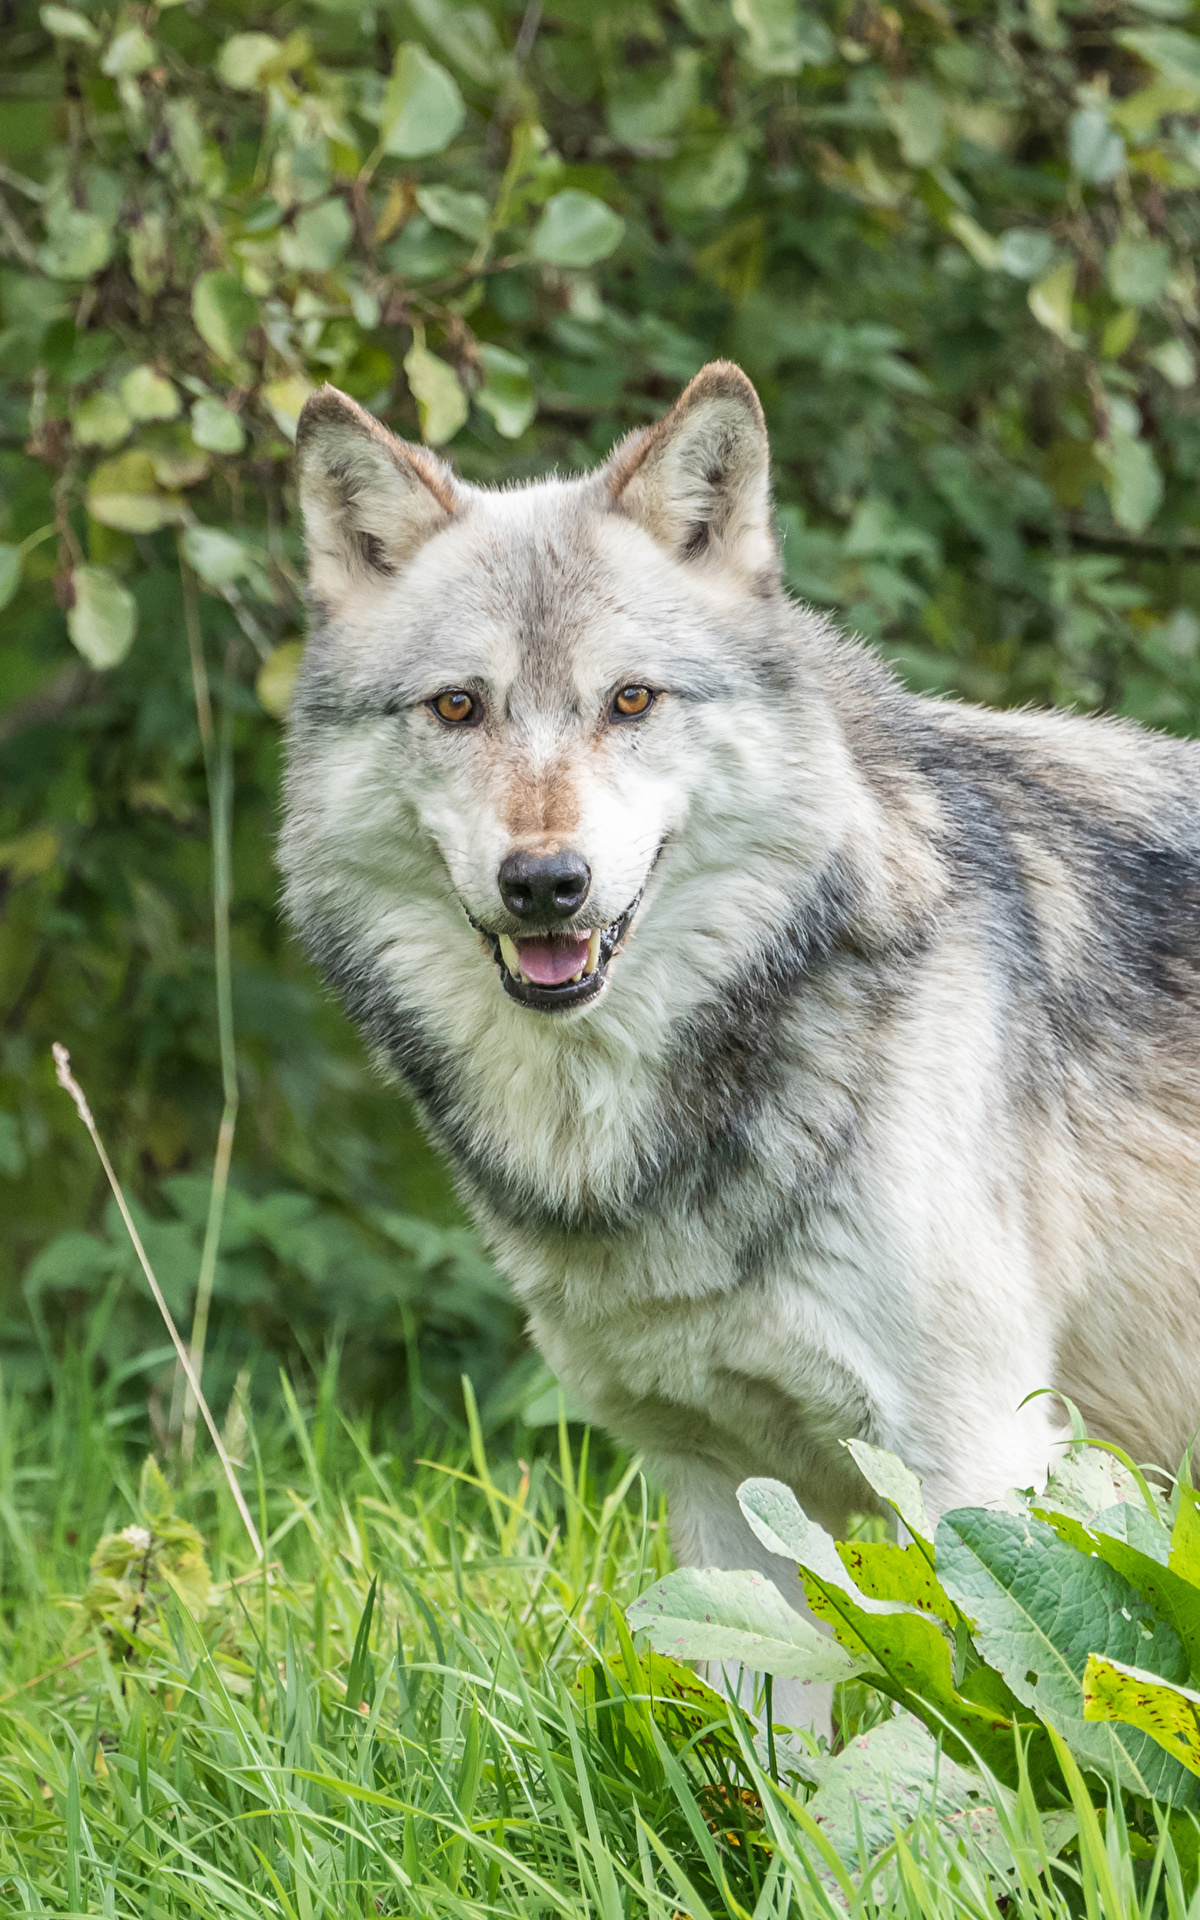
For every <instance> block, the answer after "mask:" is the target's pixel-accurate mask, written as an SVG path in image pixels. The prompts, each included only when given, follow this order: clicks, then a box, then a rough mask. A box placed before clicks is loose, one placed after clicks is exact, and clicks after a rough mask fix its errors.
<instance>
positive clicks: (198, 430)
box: [192, 394, 246, 453]
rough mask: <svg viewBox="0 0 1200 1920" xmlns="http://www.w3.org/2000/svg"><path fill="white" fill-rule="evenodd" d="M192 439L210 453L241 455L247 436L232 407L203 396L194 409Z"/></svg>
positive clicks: (207, 395) (209, 395) (208, 396)
mask: <svg viewBox="0 0 1200 1920" xmlns="http://www.w3.org/2000/svg"><path fill="white" fill-rule="evenodd" d="M192 438H193V440H194V441H195V442H196V445H197V446H198V447H207V448H208V451H209V452H210V453H240V452H241V451H242V448H243V447H244V446H245V444H246V434H245V430H244V428H243V426H242V423H241V421H240V420H239V419H238V417H237V414H236V413H235V412H234V411H233V408H232V407H227V406H225V405H223V404H222V402H221V401H220V400H214V399H213V397H212V396H211V394H203V395H202V396H201V398H200V399H199V400H197V401H196V402H195V404H194V406H193V407H192Z"/></svg>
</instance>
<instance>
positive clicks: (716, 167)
mask: <svg viewBox="0 0 1200 1920" xmlns="http://www.w3.org/2000/svg"><path fill="white" fill-rule="evenodd" d="M749 177H750V159H749V156H748V154H747V152H746V148H745V144H744V142H743V141H742V140H741V138H740V137H739V135H737V134H736V133H731V134H727V135H726V136H725V137H724V138H722V139H720V140H717V141H715V142H714V141H711V140H704V141H703V142H697V143H696V144H694V145H693V144H691V143H689V142H686V141H685V143H684V151H683V153H682V154H681V155H680V158H679V160H678V162H677V163H676V164H675V166H673V167H672V168H671V169H670V172H669V173H668V175H667V200H668V202H669V203H670V205H671V206H672V207H674V208H675V209H676V210H677V211H678V212H679V213H723V212H724V210H725V208H726V207H731V206H732V205H733V203H734V201H735V200H738V199H740V198H741V196H742V194H743V192H744V191H745V187H746V182H747V180H748V179H749Z"/></svg>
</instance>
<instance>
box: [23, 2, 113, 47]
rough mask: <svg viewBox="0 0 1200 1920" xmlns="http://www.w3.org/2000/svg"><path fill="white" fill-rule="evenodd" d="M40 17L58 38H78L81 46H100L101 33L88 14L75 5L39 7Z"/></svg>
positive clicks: (46, 27) (48, 31)
mask: <svg viewBox="0 0 1200 1920" xmlns="http://www.w3.org/2000/svg"><path fill="white" fill-rule="evenodd" d="M38 19H39V20H40V21H41V23H42V25H43V26H44V27H45V29H46V32H47V33H52V34H53V35H54V38H55V39H56V40H76V41H78V42H79V44H80V45H81V46H85V47H98V46H99V45H100V35H99V34H98V33H97V31H96V29H95V27H94V26H93V25H92V22H91V21H90V20H89V19H88V17H87V15H86V14H83V13H76V11H75V9H74V7H39V8H38Z"/></svg>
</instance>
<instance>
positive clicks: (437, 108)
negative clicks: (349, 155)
mask: <svg viewBox="0 0 1200 1920" xmlns="http://www.w3.org/2000/svg"><path fill="white" fill-rule="evenodd" d="M465 117H466V108H465V107H464V105H463V98H462V95H461V93H460V92H459V90H458V83H457V81H455V79H454V78H453V76H452V75H451V74H449V73H447V72H446V69H445V67H442V66H439V65H438V62H437V61H436V60H432V59H431V58H430V56H429V55H428V54H427V53H426V51H425V49H424V47H422V46H420V45H419V44H418V42H417V41H415V40H408V41H405V43H404V44H403V45H402V46H401V47H399V48H398V49H397V51H396V58H395V61H394V63H393V66H392V77H391V79H390V80H389V82H388V87H387V93H386V94H385V96H384V104H383V117H382V119H381V120H380V123H379V137H380V140H381V142H382V143H383V149H384V152H385V153H395V154H402V155H403V156H405V158H408V159H416V158H419V157H420V156H421V155H422V154H427V153H441V152H442V150H443V148H445V147H448V146H449V145H450V142H451V141H452V140H453V138H454V136H455V134H456V133H457V132H458V131H459V128H460V127H461V126H462V123H463V120H464V119H465Z"/></svg>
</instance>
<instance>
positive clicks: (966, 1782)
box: [805, 1713, 982, 1868]
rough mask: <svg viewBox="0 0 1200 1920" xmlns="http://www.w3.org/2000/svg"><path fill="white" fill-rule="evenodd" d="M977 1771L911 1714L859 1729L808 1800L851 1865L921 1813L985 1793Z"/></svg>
mask: <svg viewBox="0 0 1200 1920" xmlns="http://www.w3.org/2000/svg"><path fill="white" fill-rule="evenodd" d="M980 1789H981V1782H980V1779H979V1776H978V1774H975V1773H968V1772H966V1771H965V1770H964V1769H963V1768H962V1767H959V1766H956V1765H955V1764H954V1762H953V1760H950V1759H949V1758H948V1757H947V1756H946V1754H944V1753H943V1752H941V1750H940V1749H939V1747H938V1745H937V1742H936V1741H935V1740H934V1738H933V1737H932V1735H930V1734H929V1733H927V1732H926V1730H925V1728H924V1727H923V1726H922V1725H921V1723H920V1721H919V1720H915V1719H914V1718H913V1717H912V1716H911V1715H910V1714H907V1713H901V1714H897V1715H896V1716H895V1718H894V1719H891V1720H885V1721H884V1722H883V1724H882V1725H881V1726H878V1727H873V1728H872V1729H871V1731H870V1733H863V1734H859V1736H858V1738H857V1739H855V1740H852V1741H851V1742H850V1743H849V1745H848V1746H847V1747H845V1748H844V1749H843V1751H842V1752H841V1753H839V1754H838V1755H837V1756H836V1758H835V1759H833V1760H832V1761H831V1762H830V1764H829V1766H828V1768H827V1769H826V1771H825V1773H824V1775H823V1777H822V1780H821V1784H820V1786H819V1787H818V1788H817V1791H816V1792H815V1793H814V1794H813V1796H812V1798H811V1799H810V1800H808V1801H807V1802H806V1804H805V1812H806V1813H807V1814H808V1816H809V1818H810V1819H811V1820H814V1821H815V1822H816V1824H817V1826H818V1827H819V1828H820V1829H821V1831H822V1833H823V1834H824V1835H825V1837H826V1838H827V1839H828V1841H829V1842H830V1845H831V1846H832V1847H833V1849H834V1851H835V1852H836V1853H837V1854H838V1855H839V1856H840V1858H841V1859H842V1860H843V1861H844V1863H845V1864H846V1866H848V1867H851V1868H858V1867H859V1866H860V1865H865V1864H866V1862H867V1861H868V1860H870V1859H871V1858H872V1857H873V1856H874V1855H875V1854H877V1853H879V1852H881V1851H882V1849H883V1848H884V1847H887V1846H890V1845H891V1843H892V1841H893V1840H894V1838H895V1836H896V1832H897V1829H899V1830H900V1831H903V1830H904V1829H905V1828H906V1827H909V1826H911V1824H912V1822H913V1821H914V1820H915V1819H916V1818H917V1815H918V1814H919V1813H922V1812H924V1813H926V1814H928V1813H932V1812H933V1811H934V1809H935V1807H936V1809H937V1810H938V1811H939V1812H944V1813H951V1812H956V1811H960V1810H961V1809H962V1808H964V1807H969V1806H971V1805H972V1803H975V1802H978V1801H980V1800H981V1799H982V1794H981V1790H980Z"/></svg>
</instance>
